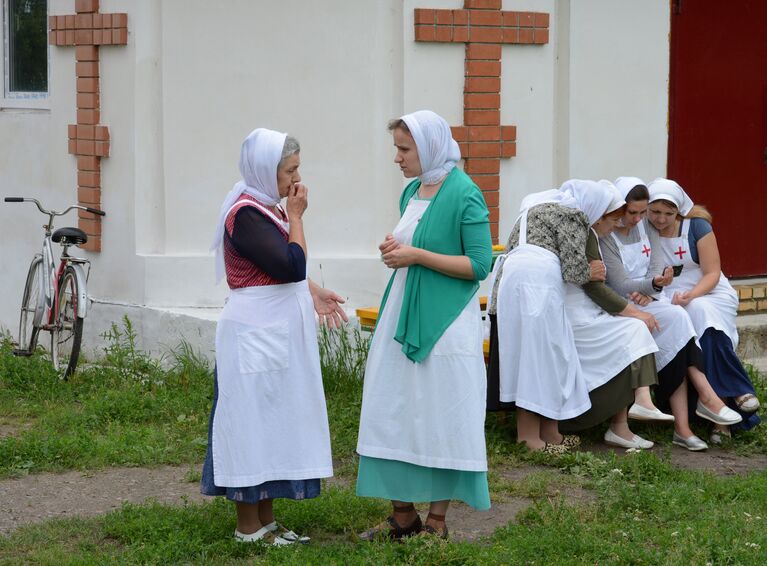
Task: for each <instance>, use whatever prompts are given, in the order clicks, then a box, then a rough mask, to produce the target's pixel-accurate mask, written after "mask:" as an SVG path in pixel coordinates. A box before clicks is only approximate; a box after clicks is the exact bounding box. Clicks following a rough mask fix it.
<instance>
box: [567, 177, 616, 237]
mask: <svg viewBox="0 0 767 566" xmlns="http://www.w3.org/2000/svg"><path fill="white" fill-rule="evenodd" d="M559 190H560V191H562V192H563V193H565V194H566V195H568V196H570V197H572V198H573V199H575V202H576V203H577V207H578V209H579V210H581V211H583V213H584V214H585V215H586V216H587V217H588V219H589V225H591V226H593V225H594V223H595V222H596V221H597V220H599V219H600V218H602V215H603V214H604V213H605V211H606V210H607V207H608V206H610V203H611V202H612V200H613V192H612V191H611V190H610V187H609V186H607V185H606V184H602V183H597V182H596V181H584V180H581V179H570V180H569V181H565V182H564V183H562V186H561V187H559Z"/></svg>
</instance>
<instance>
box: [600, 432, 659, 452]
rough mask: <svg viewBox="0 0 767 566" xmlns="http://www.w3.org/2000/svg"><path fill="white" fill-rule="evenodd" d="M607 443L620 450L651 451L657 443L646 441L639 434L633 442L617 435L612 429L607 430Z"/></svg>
mask: <svg viewBox="0 0 767 566" xmlns="http://www.w3.org/2000/svg"><path fill="white" fill-rule="evenodd" d="M605 443H606V444H609V445H610V446H617V447H618V448H626V449H629V448H634V449H640V450H649V449H650V448H652V447H653V446H655V443H653V442H651V441H649V440H645V439H644V438H642V437H641V436H639V435H637V434H635V435H634V437H633V438H632V439H631V440H626V439H625V438H622V437H620V436H618V435H617V434H615V433H614V432H613V431H612V429H609V428H608V429H607V432H605Z"/></svg>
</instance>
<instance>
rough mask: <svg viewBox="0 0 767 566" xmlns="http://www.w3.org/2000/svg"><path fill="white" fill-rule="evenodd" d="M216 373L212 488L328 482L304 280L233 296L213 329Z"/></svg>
mask: <svg viewBox="0 0 767 566" xmlns="http://www.w3.org/2000/svg"><path fill="white" fill-rule="evenodd" d="M238 204H240V203H237V204H235V206H234V207H236V206H237V205H238ZM234 207H232V209H234ZM259 208H262V207H259ZM272 216H273V215H272ZM277 220H278V221H279V219H277ZM216 368H217V375H218V404H217V405H216V412H215V416H214V418H213V434H212V442H213V445H212V454H213V474H214V477H215V480H216V485H217V486H220V487H248V486H256V485H259V484H262V483H264V482H266V481H273V480H302V479H314V478H325V477H330V476H332V475H333V464H332V458H331V453H330V431H329V429H328V417H327V411H326V408H325V394H324V391H323V388H322V373H321V370H320V358H319V349H318V346H317V328H316V323H315V318H314V306H313V303H312V298H311V294H310V293H309V284H308V282H307V281H306V280H304V281H301V282H298V283H286V284H283V285H266V286H263V287H245V288H242V289H232V290H231V292H230V295H229V298H228V299H227V302H226V305H225V306H224V309H223V311H222V312H221V317H220V319H219V321H218V325H217V327H216Z"/></svg>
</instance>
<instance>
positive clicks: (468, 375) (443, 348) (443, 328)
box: [357, 110, 492, 540]
mask: <svg viewBox="0 0 767 566" xmlns="http://www.w3.org/2000/svg"><path fill="white" fill-rule="evenodd" d="M389 130H390V131H391V132H392V136H393V138H394V145H395V147H396V149H397V153H396V157H395V159H394V162H395V163H396V164H397V165H398V166H399V168H400V170H401V171H402V174H403V175H404V176H405V178H408V179H410V178H414V177H417V179H415V180H413V181H412V182H411V183H410V184H408V185H407V187H405V190H404V191H403V193H402V196H401V198H400V213H401V218H400V221H399V223H398V224H397V226H396V227H395V228H394V230H393V231H392V233H391V234H388V235H387V236H386V237H385V239H384V241H383V243H381V245H380V246H379V249H380V251H381V256H382V259H383V261H384V263H385V264H386V266H387V267H389V268H391V269H393V270H394V273H393V274H392V277H391V279H390V281H389V285H388V287H387V288H386V292H385V293H384V297H383V300H382V302H381V309H380V315H379V319H378V325H377V327H376V331H375V335H374V337H373V341H372V343H371V346H370V352H369V354H368V361H367V366H366V368H365V384H364V391H363V397H362V414H361V416H360V431H359V439H358V443H357V452H358V453H359V454H360V466H359V475H358V478H357V494H358V495H362V496H366V497H381V498H385V499H389V500H391V501H392V505H393V508H394V509H393V512H392V514H391V516H389V518H388V519H387V520H386V521H385V522H384V523H382V524H381V525H378V526H377V527H374V528H373V529H371V530H369V531H367V532H366V533H363V534H362V535H361V537H362V538H363V539H365V540H373V539H376V538H380V537H386V538H395V539H396V538H402V537H404V536H409V535H413V534H418V533H421V534H425V535H426V534H430V535H436V536H441V537H443V538H444V537H447V533H448V530H447V526H446V524H445V514H446V513H447V509H448V505H449V503H450V500H452V499H459V500H461V501H464V502H465V503H468V504H469V505H471V506H472V507H474V508H476V509H488V508H489V507H490V496H489V492H488V487H487V457H486V453H485V436H484V422H485V395H486V392H485V390H486V377H485V363H484V357H483V353H482V337H483V332H482V322H481V314H480V308H479V299H478V297H477V289H478V288H479V282H480V281H481V280H483V279H484V278H485V277H487V275H488V272H489V270H490V262H491V258H492V245H491V238H490V225H489V221H488V211H487V206H486V205H485V201H484V198H483V197H482V193H481V191H480V190H479V188H477V186H476V185H475V184H474V182H473V181H472V180H471V179H470V178H469V177H468V176H467V175H466V174H465V173H464V172H463V171H461V170H460V169H458V168H457V167H456V166H455V165H456V163H457V161H458V160H459V159H460V158H461V155H460V151H459V149H458V144H457V143H456V142H455V140H454V139H453V138H452V135H451V133H450V127H449V126H448V124H447V122H446V121H445V120H444V119H443V118H441V117H440V116H438V115H437V114H435V113H434V112H430V111H428V110H422V111H419V112H415V113H413V114H407V115H405V116H403V117H402V118H399V119H397V120H393V121H392V122H391V123H390V124H389ZM418 502H429V503H430V507H429V515H428V517H427V519H426V521H425V523H423V522H422V521H421V518H420V516H419V515H418V513H417V512H416V510H415V507H414V506H413V503H418Z"/></svg>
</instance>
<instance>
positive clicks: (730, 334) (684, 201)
mask: <svg viewBox="0 0 767 566" xmlns="http://www.w3.org/2000/svg"><path fill="white" fill-rule="evenodd" d="M648 189H649V192H650V205H649V212H648V219H649V221H650V223H652V225H653V226H654V227H655V228H656V229H657V230H658V232H659V233H660V236H661V238H660V241H661V250H662V251H663V256H664V260H665V262H666V264H667V265H671V266H674V268H675V270H677V271H679V274H678V275H675V276H674V278H673V281H672V282H671V283H670V284H669V285H668V286H666V287H665V288H664V289H663V292H664V294H665V295H666V297H667V298H668V299H670V300H671V302H672V303H673V304H676V305H681V306H682V307H684V308H685V310H686V311H687V313H688V314H689V315H690V319H691V320H692V324H693V326H694V327H695V333H696V334H697V337H698V340H699V342H700V347H701V350H702V351H703V366H704V369H705V373H706V376H707V377H708V381H709V382H710V383H711V386H712V388H713V389H714V391H715V392H716V394H717V395H718V396H719V397H721V398H722V399H724V400H725V402H726V403H727V405H728V406H729V407H730V408H731V409H733V410H735V411H737V412H738V413H739V414H740V416H741V417H742V419H743V420H742V421H741V422H739V423H737V424H734V425H731V429H732V430H748V429H751V428H753V427H754V426H756V425H757V424H759V422H760V419H759V416H758V415H757V414H756V412H755V411H756V410H757V409H758V408H759V400H758V399H757V398H756V391H755V390H754V385H753V384H752V383H751V380H750V379H749V377H748V373H747V372H746V370H745V369H744V368H743V365H742V364H741V363H740V360H739V359H738V356H737V355H736V354H735V348H737V347H738V331H737V329H736V328H735V317H736V316H737V312H738V295H737V293H736V292H735V290H734V289H733V288H732V286H731V285H730V282H729V281H727V278H726V277H725V276H724V274H723V273H722V271H721V267H720V260H719V248H718V247H717V245H716V237H715V236H714V232H713V230H712V228H711V215H710V214H709V213H708V211H706V210H705V209H704V208H703V207H700V206H695V205H694V204H693V202H692V200H691V199H690V197H689V196H688V195H687V193H685V191H684V190H683V189H682V187H680V186H679V185H678V184H677V183H676V182H674V181H671V180H669V179H656V180H655V181H653V182H652V183H650V186H649V187H648ZM696 414H698V416H703V417H704V418H709V417H710V415H709V414H708V412H707V411H706V408H705V407H701V406H700V405H698V406H697V408H696ZM709 420H711V419H709ZM729 430H730V429H728V427H727V425H726V424H724V423H720V424H716V425H714V433H712V440H714V441H717V440H719V439H720V438H721V436H722V435H728V434H729Z"/></svg>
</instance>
